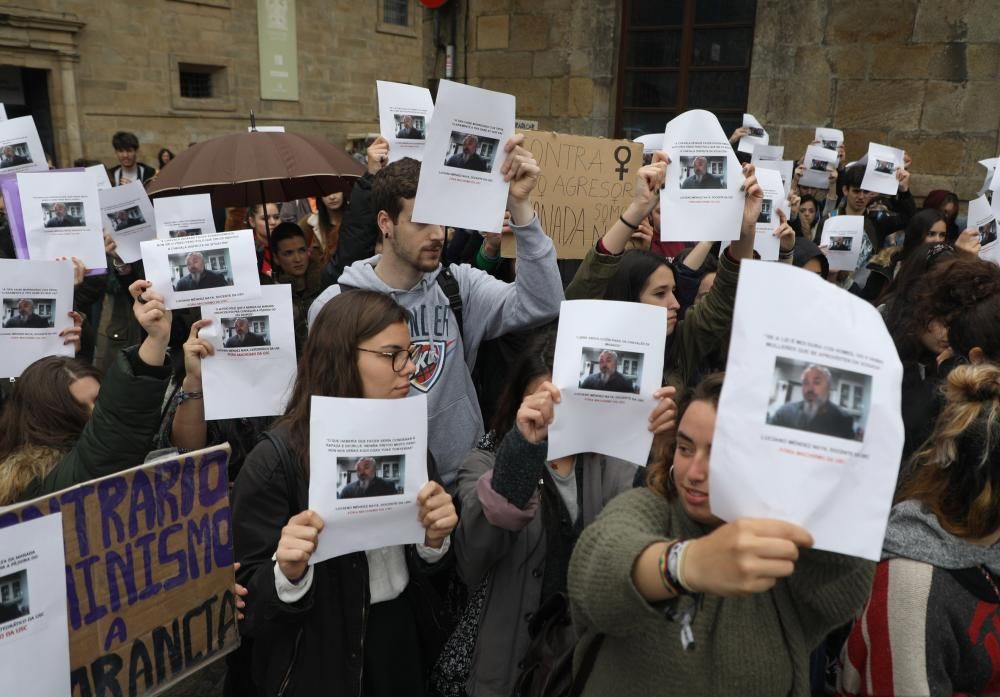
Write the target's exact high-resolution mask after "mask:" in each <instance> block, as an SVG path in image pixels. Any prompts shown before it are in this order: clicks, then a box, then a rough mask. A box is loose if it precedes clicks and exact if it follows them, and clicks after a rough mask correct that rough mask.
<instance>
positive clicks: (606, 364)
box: [580, 351, 635, 392]
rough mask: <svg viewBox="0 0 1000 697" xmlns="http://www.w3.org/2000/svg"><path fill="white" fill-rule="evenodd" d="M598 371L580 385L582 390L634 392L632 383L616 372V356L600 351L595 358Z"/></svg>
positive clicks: (610, 352) (611, 352)
mask: <svg viewBox="0 0 1000 697" xmlns="http://www.w3.org/2000/svg"><path fill="white" fill-rule="evenodd" d="M597 365H598V367H599V370H598V371H597V372H596V373H591V374H590V375H588V376H587V377H585V378H584V379H583V381H582V382H581V383H580V388H581V389H584V390H604V391H605V392H635V386H634V385H632V381H631V380H629V379H628V378H627V377H625V376H624V375H622V374H621V373H619V372H618V354H617V353H615V352H614V351H601V355H600V356H598V357H597Z"/></svg>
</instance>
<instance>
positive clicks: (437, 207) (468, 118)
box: [410, 80, 514, 232]
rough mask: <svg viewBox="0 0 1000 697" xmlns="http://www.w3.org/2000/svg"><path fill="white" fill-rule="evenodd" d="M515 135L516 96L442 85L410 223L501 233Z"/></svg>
mask: <svg viewBox="0 0 1000 697" xmlns="http://www.w3.org/2000/svg"><path fill="white" fill-rule="evenodd" d="M512 135H514V97H513V96H511V95H509V94H502V93H500V92H491V91H489V90H484V89H480V88H478V87H470V86H469V85H462V84H460V83H457V82H450V81H448V80H442V81H441V84H440V85H439V86H438V93H437V104H436V105H435V106H434V120H433V121H431V124H430V128H429V129H428V131H427V145H426V149H425V150H424V163H423V166H422V167H421V168H420V181H419V182H418V184H417V197H416V200H414V202H413V213H412V214H411V216H410V219H411V220H412V221H413V222H415V223H434V224H437V225H451V226H454V227H460V228H467V229H470V230H481V231H483V232H500V228H501V226H502V223H503V213H504V209H505V208H506V205H507V193H508V191H509V189H510V184H509V183H508V182H505V181H504V179H503V175H502V174H500V167H501V166H502V165H503V162H504V160H505V158H506V153H505V152H504V146H505V145H506V143H507V141H508V140H509V139H510V137H511V136H512Z"/></svg>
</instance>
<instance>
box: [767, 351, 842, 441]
mask: <svg viewBox="0 0 1000 697" xmlns="http://www.w3.org/2000/svg"><path fill="white" fill-rule="evenodd" d="M832 381H833V377H832V376H831V375H830V371H829V370H827V369H826V368H824V367H823V366H820V365H810V366H808V367H807V368H806V369H805V370H803V371H802V399H801V400H800V401H798V402H789V403H788V404H785V405H783V406H782V407H781V408H780V409H778V411H776V412H775V414H774V416H772V417H771V418H770V419H768V423H769V424H771V425H772V426H784V427H785V428H794V429H798V430H799V431H809V432H810V433H819V434H822V435H824V436H833V437H834V438H849V439H852V440H853V439H854V419H853V418H851V416H850V414H845V413H844V412H843V411H841V410H840V407H838V406H837V405H835V404H833V403H831V402H830V385H831V383H832Z"/></svg>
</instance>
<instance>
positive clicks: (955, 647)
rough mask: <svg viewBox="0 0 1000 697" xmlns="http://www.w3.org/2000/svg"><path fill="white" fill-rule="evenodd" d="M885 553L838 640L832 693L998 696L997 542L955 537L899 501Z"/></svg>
mask: <svg viewBox="0 0 1000 697" xmlns="http://www.w3.org/2000/svg"><path fill="white" fill-rule="evenodd" d="M882 554H883V557H884V559H883V561H882V562H881V563H879V565H878V569H877V570H876V572H875V583H874V585H873V587H872V594H871V598H870V599H869V601H868V603H867V604H866V605H865V609H864V612H863V614H862V615H861V617H860V618H859V619H858V620H857V622H855V624H854V627H853V629H852V630H851V634H850V637H849V638H848V640H847V645H846V646H845V647H844V653H843V657H842V658H843V666H844V667H843V670H842V671H841V675H840V682H839V684H838V689H839V694H841V695H865V696H868V695H870V696H872V697H876V696H877V697H908V696H910V695H935V696H936V695H949V696H950V695H1000V642H998V636H1000V634H998V627H1000V603H998V600H1000V598H998V594H997V590H996V585H997V584H998V583H1000V581H998V579H1000V573H998V572H1000V545H994V546H992V547H983V546H980V545H974V544H971V543H969V542H966V541H964V540H961V539H959V538H957V537H955V536H953V535H951V534H949V533H948V532H946V531H945V530H944V529H943V528H942V527H941V524H940V523H939V522H938V520H937V518H936V517H935V516H934V514H933V513H931V512H930V511H929V510H927V509H926V507H924V506H923V505H921V504H920V503H918V502H916V501H904V502H903V503H900V504H897V505H896V506H894V507H893V509H892V513H891V515H890V516H889V528H888V530H887V531H886V540H885V545H884V547H883V552H882ZM990 577H992V579H991V578H990ZM991 580H992V583H991Z"/></svg>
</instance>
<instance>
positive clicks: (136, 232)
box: [98, 182, 156, 264]
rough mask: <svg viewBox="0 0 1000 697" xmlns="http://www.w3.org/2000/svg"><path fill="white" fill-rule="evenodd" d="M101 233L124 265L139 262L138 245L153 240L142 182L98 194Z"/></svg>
mask: <svg viewBox="0 0 1000 697" xmlns="http://www.w3.org/2000/svg"><path fill="white" fill-rule="evenodd" d="M98 198H99V199H100V202H101V215H102V216H103V218H104V219H103V223H104V229H105V230H107V232H108V234H109V235H111V237H112V238H114V241H115V244H116V245H117V253H118V256H119V257H121V260H122V261H124V262H125V263H126V264H131V263H133V262H136V261H139V259H141V258H142V251H141V250H140V249H139V244H140V243H141V242H145V241H146V240H155V239H156V219H155V218H154V216H153V204H152V203H151V202H150V200H149V196H147V195H146V188H145V187H144V186H143V185H142V182H131V183H129V184H122V185H121V186H115V187H108V188H107V189H104V190H101V191H98Z"/></svg>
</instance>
